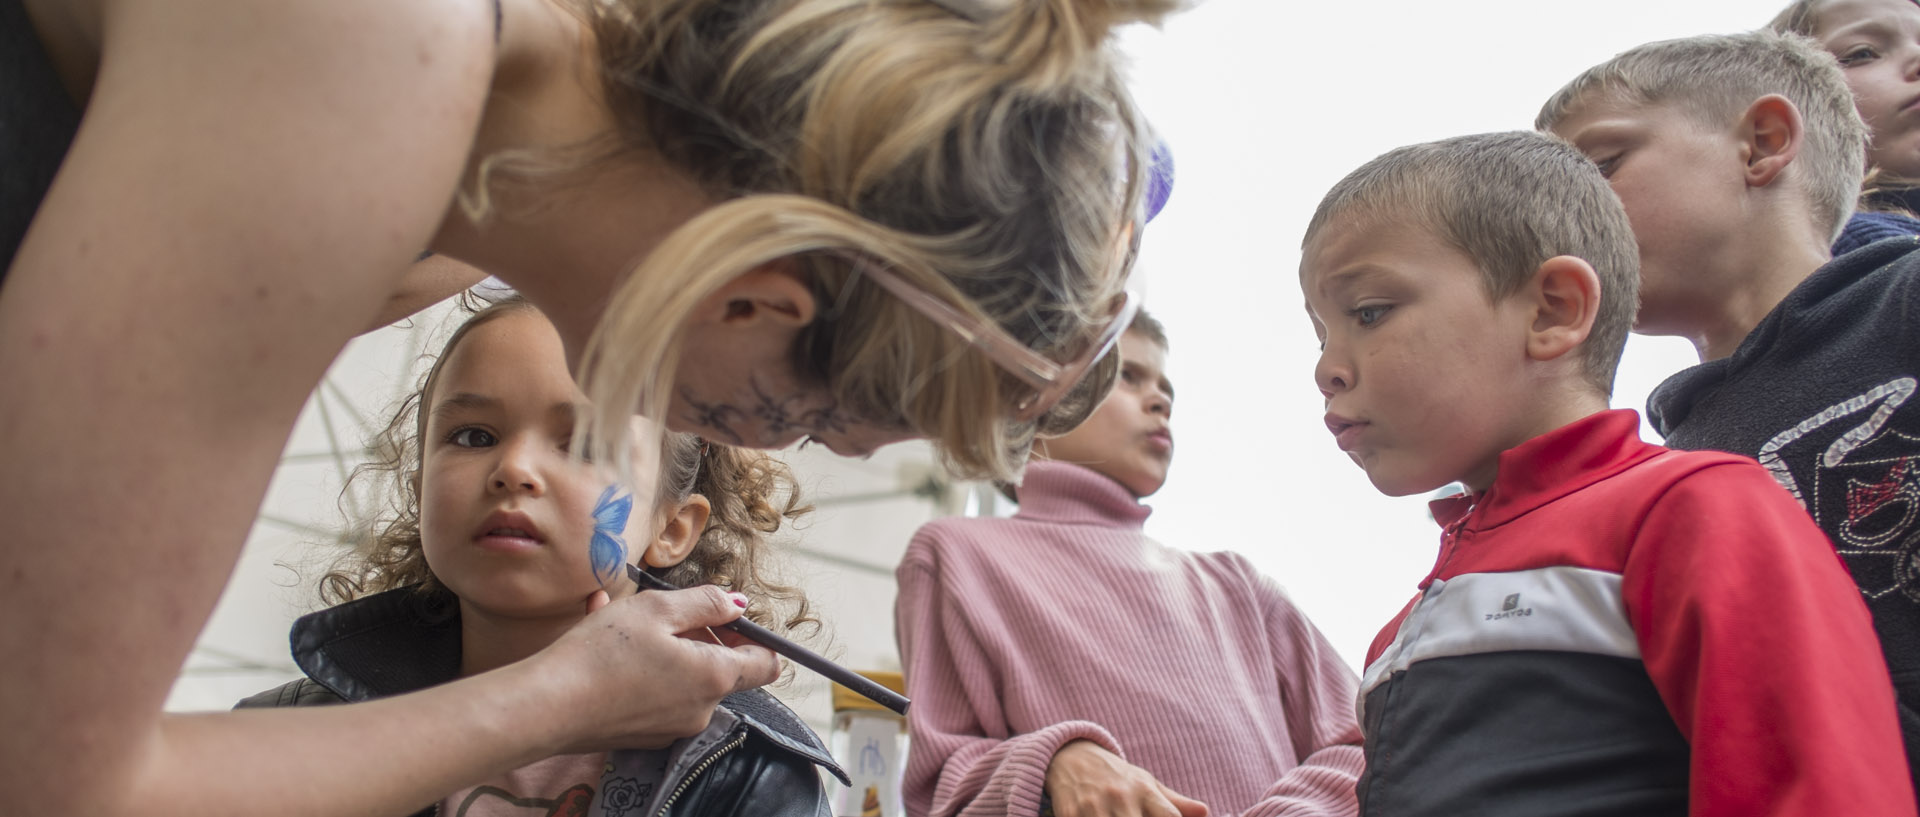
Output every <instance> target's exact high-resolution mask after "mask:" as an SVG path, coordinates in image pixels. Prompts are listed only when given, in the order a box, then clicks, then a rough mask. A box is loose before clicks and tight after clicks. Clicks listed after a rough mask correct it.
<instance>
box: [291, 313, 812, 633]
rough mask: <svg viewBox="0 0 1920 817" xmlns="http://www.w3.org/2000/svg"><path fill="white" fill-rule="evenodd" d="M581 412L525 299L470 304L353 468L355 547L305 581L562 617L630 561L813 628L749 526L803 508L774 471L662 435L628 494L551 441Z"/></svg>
mask: <svg viewBox="0 0 1920 817" xmlns="http://www.w3.org/2000/svg"><path fill="white" fill-rule="evenodd" d="M584 408H585V406H584V398H583V397H582V396H581V395H580V393H579V390H578V388H577V387H576V386H574V385H573V382H572V380H571V378H570V377H569V375H568V372H567V367H566V361H565V358H564V352H563V351H562V350H561V347H560V340H559V337H558V335H557V334H556V333H555V331H554V329H553V327H552V325H551V324H550V323H549V322H548V321H547V320H546V318H545V317H544V316H543V315H542V314H541V313H540V312H539V310H537V309H536V308H534V307H533V306H532V305H531V304H529V303H527V302H525V301H524V300H521V299H519V298H518V297H514V298H509V299H507V300H504V301H501V302H498V303H494V304H491V305H487V306H484V307H483V308H478V309H477V310H476V311H474V312H473V313H472V314H471V315H470V316H469V317H468V318H467V319H466V320H465V321H464V322H463V323H462V324H461V325H460V326H459V327H458V328H457V329H456V330H455V331H454V332H453V334H452V335H451V336H450V337H449V338H448V340H447V342H446V344H445V346H444V347H443V348H442V350H441V353H440V354H439V356H438V357H437V358H436V359H435V361H434V363H433V365H432V367H431V368H430V369H429V370H428V372H427V374H426V376H425V377H424V378H423V380H422V383H421V387H420V389H419V390H418V391H416V392H415V393H414V394H412V395H411V396H410V397H408V399H407V400H405V401H404V402H403V404H402V406H401V408H400V410H399V411H397V412H396V413H395V415H394V417H393V419H392V421H391V422H390V423H389V424H388V426H387V428H386V429H385V430H384V431H383V432H382V434H381V435H380V437H379V438H378V440H377V441H376V444H375V446H374V459H373V461H371V462H370V463H368V464H367V465H365V466H362V467H361V468H360V469H359V470H357V471H356V472H355V474H354V479H355V480H361V479H372V480H374V484H375V488H374V490H375V491H377V492H383V493H385V494H386V499H385V500H384V501H383V503H382V504H383V509H382V511H381V512H380V513H379V515H378V518H377V519H371V520H356V521H357V522H362V523H363V524H364V527H363V528H361V530H362V531H363V537H364V538H363V541H361V542H360V543H359V544H358V545H357V547H356V548H355V550H354V552H352V553H350V554H348V555H347V556H345V557H343V559H342V560H341V562H340V563H339V564H336V565H335V567H334V569H333V570H332V571H330V572H329V573H328V574H327V575H326V576H325V577H324V578H323V579H322V581H321V596H322V598H323V599H324V600H326V601H328V602H330V603H338V602H345V601H349V600H352V599H354V598H357V597H359V596H363V595H368V594H371V593H374V592H379V591H383V590H389V589H394V588H398V587H404V586H408V585H416V586H417V592H418V593H419V594H420V596H421V597H422V600H423V601H426V602H427V603H428V604H429V605H430V608H437V609H442V610H449V611H450V610H452V609H455V608H462V609H464V608H466V607H468V606H474V605H478V606H479V607H480V608H484V607H486V606H489V605H490V606H491V607H492V608H493V609H490V610H486V612H489V613H496V614H506V615H537V614H548V613H550V614H553V615H558V616H560V617H563V618H565V617H575V618H577V617H578V616H580V615H584V613H585V600H586V597H587V596H588V595H590V594H591V593H592V592H594V591H595V590H599V589H605V588H614V589H617V590H621V591H630V584H631V583H630V582H628V580H627V579H626V578H625V572H624V565H625V564H626V563H627V562H632V563H634V564H637V565H640V566H642V567H646V568H649V569H652V570H654V571H655V572H657V573H660V574H661V575H662V576H663V577H664V578H666V579H667V580H668V581H670V582H672V583H674V584H677V585H681V586H693V585H698V584H713V585H718V586H720V587H723V588H725V589H728V590H732V591H735V592H740V593H743V594H745V595H747V596H749V597H751V598H752V599H753V604H752V606H751V607H750V608H749V610H748V611H747V613H746V615H747V617H748V618H749V619H752V620H754V621H756V622H758V623H760V624H763V625H766V626H769V627H773V628H775V629H777V630H782V631H790V630H794V629H796V628H800V627H817V623H818V622H817V620H816V619H815V618H814V617H813V616H812V615H811V613H810V611H809V607H808V604H807V601H806V598H805V596H804V595H803V594H802V593H801V592H800V591H799V589H798V588H796V587H793V586H790V585H786V584H783V583H781V582H780V581H779V580H778V579H777V577H776V576H775V575H774V574H773V572H772V571H771V570H770V569H769V565H768V563H767V562H768V556H769V555H770V554H769V552H768V547H769V546H768V543H767V541H766V538H767V537H768V536H769V535H771V534H773V533H774V532H776V531H778V530H779V528H780V526H781V525H782V524H783V523H785V522H787V521H789V520H791V519H794V518H797V517H798V516H800V515H801V514H803V513H805V512H807V511H808V510H810V509H809V508H808V507H806V506H804V505H802V504H801V501H800V494H799V491H798V488H797V485H796V484H795V482H794V480H793V476H792V474H791V473H790V472H789V471H788V470H787V469H786V467H785V466H784V465H782V464H781V463H780V462H779V461H778V460H776V459H774V458H772V457H770V456H768V455H766V454H764V453H761V452H757V451H748V450H741V449H737V448H733V447H729V446H724V445H719V444H710V443H708V442H707V441H704V440H701V439H699V438H697V437H695V436H694V435H691V434H680V433H669V434H667V435H666V436H665V445H664V447H663V449H662V456H661V457H660V459H659V469H658V473H657V474H656V475H654V479H653V480H651V483H652V484H653V485H656V486H657V489H656V490H655V493H654V495H653V496H651V497H638V496H633V495H631V494H629V493H628V492H626V491H625V490H623V489H622V487H621V486H619V485H618V480H617V477H616V476H615V475H614V474H613V472H612V470H611V469H609V468H606V467H604V466H601V465H596V464H594V463H592V462H586V461H583V460H581V459H579V458H578V457H575V456H574V455H573V454H572V452H570V451H569V450H568V446H569V445H570V444H571V442H572V439H573V427H574V425H575V424H576V422H577V421H578V420H579V418H580V417H582V416H584ZM635 422H636V423H637V424H643V423H645V421H643V420H639V419H637V418H636V420H635ZM636 433H638V431H637V432H636ZM482 540H486V541H484V542H483V541H482ZM496 540H497V541H496ZM603 562H604V564H602V563H603ZM616 595H618V593H617V592H616ZM477 609H478V608H477Z"/></svg>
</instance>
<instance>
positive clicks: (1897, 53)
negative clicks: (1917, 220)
mask: <svg viewBox="0 0 1920 817" xmlns="http://www.w3.org/2000/svg"><path fill="white" fill-rule="evenodd" d="M1767 27H1768V28H1770V29H1773V30H1774V31H1779V32H1782V33H1790V34H1799V35H1802V36H1806V37H1811V38H1813V40H1814V41H1815V42H1818V43H1819V44H1820V47H1821V48H1824V49H1826V51H1827V53H1829V54H1832V55H1833V56H1834V58H1835V59H1836V60H1838V61H1839V62H1840V69H1841V72H1842V74H1843V75H1844V76H1845V77H1846V80H1847V87H1848V88H1850V89H1852V90H1853V95H1854V103H1855V107H1856V108H1857V109H1858V110H1859V112H1860V118H1861V119H1863V120H1865V121H1866V124H1867V127H1868V129H1869V130H1871V131H1872V133H1873V137H1872V140H1871V142H1870V143H1869V144H1868V146H1867V169H1868V171H1869V172H1870V173H1877V174H1883V176H1884V181H1885V182H1886V183H1887V184H1888V185H1890V186H1897V187H1912V186H1914V185H1916V184H1920V116H1916V114H1917V113H1920V111H1916V110H1914V109H1913V108H1912V105H1913V103H1914V101H1915V99H1916V97H1917V96H1920V89H1916V87H1915V86H1916V82H1915V79H1914V69H1915V65H1916V61H1920V2H1917V0H1798V2H1795V3H1793V4H1792V5H1789V6H1787V7H1786V8H1784V9H1781V11H1780V13H1779V14H1778V15H1776V16H1775V17H1774V18H1773V21H1772V22H1769V23H1768V24H1767ZM1868 186H1873V185H1872V184H1871V183H1870V184H1869V185H1868Z"/></svg>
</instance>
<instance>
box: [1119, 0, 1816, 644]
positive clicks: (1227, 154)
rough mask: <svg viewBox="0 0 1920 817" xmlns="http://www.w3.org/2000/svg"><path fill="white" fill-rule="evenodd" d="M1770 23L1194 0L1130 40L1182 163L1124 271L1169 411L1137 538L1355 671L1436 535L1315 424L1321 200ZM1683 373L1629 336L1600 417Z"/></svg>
mask: <svg viewBox="0 0 1920 817" xmlns="http://www.w3.org/2000/svg"><path fill="white" fill-rule="evenodd" d="M1782 5H1784V0H1782V2H1779V3H1772V2H1727V1H1726V0H1684V2H1675V0H1612V1H1611V2H1604V3H1542V2H1539V1H1538V0H1461V1H1460V2H1452V3H1435V2H1430V0H1417V1H1416V0H1405V1H1403V0H1371V2H1300V3H1295V2H1288V0H1205V2H1202V3H1201V4H1200V5H1199V6H1198V8H1196V9H1195V10H1193V11H1190V12H1187V13H1186V14H1184V15H1181V16H1179V17H1176V18H1174V19H1173V20H1172V21H1171V22H1170V23H1168V25H1167V26H1166V27H1165V29H1164V30H1160V31H1155V30H1152V29H1147V28H1139V29H1138V30H1134V31H1129V32H1128V33H1127V35H1126V36H1125V43H1126V45H1127V48H1128V50H1129V51H1130V52H1131V53H1132V54H1133V55H1134V56H1135V60H1134V64H1133V69H1132V76H1133V85H1134V89H1135V93H1136V95H1137V97H1138V99H1139V100H1140V103H1141V105H1142V106H1143V107H1144V108H1145V109H1146V111H1147V114H1148V116H1149V117H1150V118H1151V120H1152V122H1153V124H1154V126H1155V127H1156V128H1157V129H1158V130H1159V131H1160V132H1161V133H1162V134H1163V135H1164V136H1165V137H1166V138H1167V140H1168V141H1169V143H1170V144H1171V145H1172V147H1173V151H1174V155H1175V159H1176V163H1177V165H1178V173H1177V180H1176V183H1175V185H1174V193H1173V198H1172V200H1171V202H1170V203H1169V204H1168V207H1167V209H1166V211H1165V212H1164V213H1162V214H1161V216H1160V218H1158V219H1156V220H1155V221H1154V223H1153V225H1152V226H1151V227H1149V228H1148V230H1147V232H1146V235H1145V237H1144V244H1143V247H1142V256H1141V263H1140V266H1139V268H1138V269H1139V270H1140V274H1142V275H1144V276H1145V278H1146V281H1145V289H1146V292H1147V305H1148V308H1149V309H1150V310H1152V311H1153V312H1154V313H1155V314H1157V315H1158V316H1159V317H1160V318H1161V320H1162V321H1163V322H1165V323H1166V325H1167V328H1168V332H1169V334H1170V335H1171V337H1172V345H1173V353H1172V356H1171V359H1170V361H1169V363H1170V366H1171V373H1172V376H1173V379H1174V381H1175V383H1176V384H1177V387H1178V390H1179V395H1180V397H1179V403H1178V405H1177V407H1176V410H1175V412H1174V422H1173V425H1174V433H1175V442H1176V456H1175V460H1174V468H1173V474H1172V478H1171V480H1170V481H1169V482H1168V485H1167V487H1166V489H1165V490H1163V491H1162V492H1161V493H1160V494H1159V495H1158V496H1156V497H1154V498H1153V499H1152V500H1151V502H1152V504H1153V505H1154V507H1155V514H1154V516H1153V518H1152V519H1151V520H1150V522H1149V524H1148V528H1147V529H1148V532H1149V533H1151V534H1153V535H1154V536H1155V537H1156V538H1159V539H1160V540H1161V541H1164V542H1168V543H1170V544H1174V545H1177V546H1181V547H1186V548H1190V549H1195V550H1216V549H1233V550H1239V551H1242V552H1244V553H1247V554H1248V555H1249V556H1251V557H1252V558H1253V560H1254V561H1255V562H1256V563H1257V564H1259V565H1260V566H1261V567H1262V568H1263V569H1265V570H1266V571H1268V572H1269V573H1271V574H1272V575H1274V576H1275V577H1276V578H1278V579H1279V581H1280V582H1281V583H1282V584H1283V585H1285V586H1286V587H1287V589H1288V591H1289V592H1290V593H1291V594H1292V595H1293V597H1294V600H1295V602H1296V603H1298V604H1299V605H1300V606H1301V608H1303V609H1304V610H1306V612H1307V613H1308V615H1310V616H1311V617H1313V619H1314V620H1315V622H1316V623H1318V624H1319V626H1320V628H1321V630H1323V631H1324V632H1326V633H1327V635H1328V637H1329V638H1330V639H1332V641H1333V642H1334V645H1335V646H1336V647H1337V648H1338V649H1339V651H1340V653H1341V654H1342V655H1343V656H1345V657H1346V658H1347V659H1348V661H1349V662H1351V663H1353V664H1354V666H1355V667H1356V668H1358V667H1359V666H1360V664H1361V661H1362V658H1363V656H1364V654H1365V651H1366V648H1367V644H1368V643H1369V642H1370V641H1371V640H1372V638H1373V636H1374V634H1375V633H1376V632H1377V631H1378V630H1379V628H1380V626H1381V625H1383V624H1385V623H1386V621H1387V619H1388V618H1390V617H1392V615H1393V614H1394V613H1395V612H1397V611H1398V610H1399V608H1400V607H1401V606H1402V605H1403V604H1405V603H1406V601H1407V599H1408V598H1410V597H1411V594H1412V593H1413V591H1414V584H1415V583H1416V582H1418V581H1419V580H1420V578H1421V577H1423V576H1425V575H1426V572H1427V570H1428V569H1429V568H1430V567H1431V566H1432V563H1433V557H1434V554H1435V548H1436V546H1437V543H1438V539H1439V537H1438V529H1437V528H1435V527H1434V526H1433V524H1432V523H1431V522H1429V521H1428V519H1427V516H1426V506H1425V502H1424V499H1422V498H1418V497H1409V498H1403V499H1389V498H1386V497H1382V496H1380V495H1379V494H1378V493H1376V492H1375V491H1374V490H1373V488H1372V486H1371V485H1369V484H1368V483H1367V481H1366V478H1365V475H1364V474H1362V473H1361V472H1360V470H1359V468H1357V467H1355V466H1354V465H1353V464H1352V463H1351V462H1350V461H1348V459H1347V458H1346V456H1345V455H1344V454H1342V453H1340V452H1339V451H1338V450H1337V449H1336V448H1335V447H1334V444H1333V440H1332V438H1331V437H1330V436H1329V435H1328V434H1327V432H1326V429H1325V426H1324V425H1322V422H1321V419H1320V418H1321V415H1322V413H1323V409H1322V407H1321V403H1320V396H1319V394H1318V393H1317V391H1316V390H1315V389H1314V387H1313V381H1312V367H1313V362H1314V359H1315V356H1316V350H1315V343H1314V338H1313V330H1312V328H1311V327H1310V326H1309V325H1308V323H1307V319H1306V316H1305V312H1304V310H1303V308H1302V307H1301V296H1300V292H1299V287H1298V284H1297V279H1296V269H1297V265H1298V262H1299V252H1298V249H1297V247H1298V244H1299V240H1300V232H1301V229H1302V228H1303V227H1304V226H1305V225H1306V222H1307V219H1308V217H1309V216H1310V215H1311V214H1312V212H1313V208H1314V206H1315V205H1317V204H1318V203H1319V200H1320V196H1321V195H1322V194H1324V193H1325V192H1326V190H1327V188H1328V187H1330V186H1332V184H1333V183H1334V182H1335V181H1338V180H1339V179H1340V177H1341V176H1343V175H1345V174H1346V173H1347V172H1349V171H1351V170H1352V169H1354V168H1355V167H1358V166H1359V165H1360V164H1361V163H1363V162H1365V161H1367V160H1368V159H1371V158H1373V157H1374V156H1377V155H1379V154H1381V153H1383V152H1385V151H1387V150H1389V149H1392V148H1394V147H1397V146H1400V145H1404V144H1410V143H1414V142H1422V141H1428V140H1432V139H1439V138H1444V137H1447V136H1454V135H1458V134H1464V133H1477V132H1484V131H1495V130H1512V129H1516V128H1528V127H1531V125H1532V122H1533V116H1534V113H1535V112H1536V111H1537V110H1538V109H1539V107H1540V103H1541V102H1543V101H1544V100H1545V99H1546V98H1547V97H1548V96H1549V95H1551V94H1552V93H1553V92H1554V91H1555V90H1556V89H1558V88H1559V87H1560V86H1561V85H1562V84H1563V83H1565V82H1566V81H1568V80H1570V79H1572V78H1573V77H1574V75H1576V74H1578V73H1579V72H1580V71H1582V70H1584V69H1585V68H1587V67H1588V66H1590V65H1592V64H1594V63H1597V62H1600V61H1601V60H1604V59H1606V58H1608V57H1610V56H1612V55H1613V54H1614V53H1616V52H1619V51H1621V50H1623V49H1626V48H1629V47H1632V46H1634V45H1637V44H1639V43H1642V42H1646V41H1649V40H1658V39H1667V38H1671V37H1682V36H1689V35H1693V34H1702V33H1710V32H1729V31H1736V30H1742V29H1750V28H1755V27H1758V26H1760V25H1763V24H1764V23H1765V22H1766V21H1767V20H1768V19H1769V18H1771V17H1772V15H1773V14H1774V12H1776V11H1778V10H1779V8H1780V7H1781V6H1782ZM1693 362H1694V356H1693V349H1692V347H1691V346H1689V345H1687V344H1686V343H1684V342H1681V341H1678V340H1675V339H1672V338H1642V337H1636V338H1634V340H1633V341H1632V342H1630V343H1629V345H1628V348H1627V357H1626V360H1625V362H1624V363H1623V364H1622V368H1621V373H1620V380H1619V384H1618V386H1617V387H1616V393H1615V400H1614V405H1615V406H1617V407H1625V408H1636V409H1638V408H1641V407H1642V406H1643V404H1644V402H1645V396H1646V393H1647V392H1648V391H1650V390H1651V389H1652V388H1653V386H1654V385H1655V384H1657V383H1658V382H1659V381H1660V380H1661V379H1662V378H1663V377H1665V376H1666V375H1668V374H1670V373H1672V372H1674V371H1676V370H1678V369H1680V368H1681V367H1683V366H1686V365H1689V364H1691V363H1693ZM1648 433H1649V434H1650V433H1651V432H1648ZM1650 439H1651V438H1650Z"/></svg>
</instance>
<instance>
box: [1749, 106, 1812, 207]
mask: <svg viewBox="0 0 1920 817" xmlns="http://www.w3.org/2000/svg"><path fill="white" fill-rule="evenodd" d="M1740 138H1741V139H1742V141H1743V145H1742V147H1743V151H1744V153H1745V154H1746V161H1747V186H1748V187H1766V186H1767V185H1770V184H1773V181H1774V180H1775V179H1777V178H1779V177H1780V172H1781V171H1783V170H1786V169H1787V165H1790V164H1793V160H1794V159H1796V158H1798V157H1799V156H1800V146H1801V145H1802V144H1803V142H1804V140H1805V138H1806V133H1805V123H1804V122H1803V121H1802V120H1801V118H1800V109H1799V108H1797V107H1795V106H1794V104H1793V102H1792V101H1791V100H1788V99H1787V98H1786V97H1784V96H1781V95H1779V94H1767V95H1766V96H1763V97H1760V98H1759V99H1756V100H1754V101H1753V104H1752V105H1749V106H1747V112H1746V114H1745V115H1744V116H1742V117H1741V118H1740Z"/></svg>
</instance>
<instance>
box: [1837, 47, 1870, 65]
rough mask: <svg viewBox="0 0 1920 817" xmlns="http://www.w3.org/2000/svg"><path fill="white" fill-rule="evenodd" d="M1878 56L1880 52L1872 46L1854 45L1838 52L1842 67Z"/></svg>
mask: <svg viewBox="0 0 1920 817" xmlns="http://www.w3.org/2000/svg"><path fill="white" fill-rule="evenodd" d="M1879 56H1880V52H1878V51H1875V50H1873V46H1870V45H1856V46H1854V47H1852V48H1849V49H1847V50H1846V51H1843V52H1841V53H1840V65H1841V67H1843V68H1851V67H1853V66H1855V65H1859V64H1860V63H1863V62H1867V61H1869V60H1872V59H1874V58H1876V57H1879Z"/></svg>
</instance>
